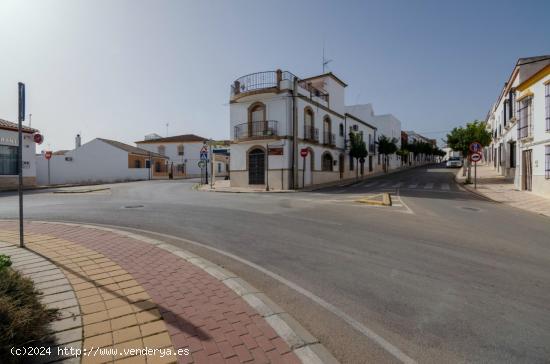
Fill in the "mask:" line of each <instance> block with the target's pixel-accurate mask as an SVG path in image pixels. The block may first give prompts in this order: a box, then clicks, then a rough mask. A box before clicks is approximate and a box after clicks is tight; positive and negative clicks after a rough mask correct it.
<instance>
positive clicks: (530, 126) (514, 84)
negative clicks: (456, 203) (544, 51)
mask: <svg viewBox="0 0 550 364" xmlns="http://www.w3.org/2000/svg"><path fill="white" fill-rule="evenodd" d="M486 122H487V129H488V131H489V132H490V133H491V135H492V141H491V145H489V147H487V148H486V149H485V155H486V157H487V161H488V163H489V164H490V165H492V166H493V168H494V169H495V170H496V171H497V172H498V173H499V174H501V175H503V176H506V177H509V178H511V179H513V180H514V184H515V187H516V188H517V189H518V190H527V191H533V192H535V193H539V194H541V195H546V196H550V55H544V56H537V57H528V58H520V59H519V60H518V61H517V62H516V65H515V67H514V69H513V70H512V73H511V75H510V77H509V78H508V80H507V81H506V82H505V84H504V87H503V88H502V90H501V91H500V93H499V96H498V98H497V100H496V102H495V103H494V104H493V105H492V106H491V109H490V110H489V113H488V114H487V120H486Z"/></svg>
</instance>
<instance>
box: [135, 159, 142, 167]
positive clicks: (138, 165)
mask: <svg viewBox="0 0 550 364" xmlns="http://www.w3.org/2000/svg"><path fill="white" fill-rule="evenodd" d="M134 168H141V161H140V160H139V159H136V160H135V161H134Z"/></svg>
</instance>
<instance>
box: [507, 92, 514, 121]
mask: <svg viewBox="0 0 550 364" xmlns="http://www.w3.org/2000/svg"><path fill="white" fill-rule="evenodd" d="M515 105H516V93H515V92H514V91H513V90H510V94H509V96H508V120H512V118H513V117H514V111H515V110H514V106H515Z"/></svg>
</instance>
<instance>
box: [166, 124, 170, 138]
mask: <svg viewBox="0 0 550 364" xmlns="http://www.w3.org/2000/svg"><path fill="white" fill-rule="evenodd" d="M168 125H170V123H166V137H167V138H168Z"/></svg>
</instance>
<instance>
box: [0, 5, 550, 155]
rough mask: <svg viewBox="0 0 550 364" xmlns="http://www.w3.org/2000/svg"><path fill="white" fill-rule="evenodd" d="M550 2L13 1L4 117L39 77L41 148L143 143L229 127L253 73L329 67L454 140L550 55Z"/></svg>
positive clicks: (1, 65) (368, 95) (0, 112)
mask: <svg viewBox="0 0 550 364" xmlns="http://www.w3.org/2000/svg"><path fill="white" fill-rule="evenodd" d="M548 14H550V1H544V0H541V1H529V0H527V1H521V2H520V1H412V0H411V1H406V0H399V1H398V0H386V1H299V0H295V1H252V0H250V1H236V0H226V1H208V0H200V1H198V0H197V1H183V0H182V1H136V0H133V1H126V0H118V1H108V0H95V1H91V0H90V1H81V0H57V1H51V0H36V1H26V0H2V1H1V2H0V50H1V51H2V57H0V70H1V71H0V118H3V119H8V120H12V121H13V120H15V119H16V115H17V100H16V97H17V93H16V88H17V82H18V81H23V82H25V83H26V84H27V94H28V99H27V110H28V113H32V114H33V117H32V126H33V127H36V128H39V129H40V130H41V131H42V132H43V134H44V135H45V137H46V142H45V143H44V144H43V146H42V147H44V148H48V147H49V148H51V149H54V150H57V149H64V148H72V147H73V143H74V135H75V134H76V133H78V132H81V133H82V134H83V138H84V141H88V140H91V139H92V138H94V137H104V138H112V139H117V140H120V141H124V142H133V141H136V140H139V139H142V137H143V136H144V135H145V134H147V133H151V132H156V133H158V134H161V135H165V134H166V123H169V129H168V131H169V134H182V133H196V134H199V135H202V136H205V137H213V138H227V137H228V136H229V106H228V98H229V85H230V84H231V83H232V81H233V80H234V79H236V78H238V77H239V76H241V75H244V74H247V73H252V72H257V71H264V70H274V69H277V68H281V69H285V70H289V71H291V72H293V73H294V74H296V75H298V76H299V77H307V76H311V75H315V74H318V73H320V72H321V71H322V69H321V58H322V48H323V42H324V43H325V47H326V54H327V57H328V58H330V59H332V60H333V61H332V62H331V63H330V64H329V70H331V71H332V72H334V73H335V74H336V75H338V76H339V77H340V78H342V79H343V80H344V81H345V82H347V83H348V85H349V86H348V88H347V94H346V101H347V103H348V104H354V103H367V102H371V103H373V104H374V109H375V111H376V113H379V114H383V113H393V114H394V115H396V116H397V117H398V118H399V119H400V120H401V122H402V126H403V129H405V130H407V129H414V130H416V131H418V132H421V133H425V135H426V136H428V137H436V138H441V137H442V136H444V134H445V131H447V130H449V129H451V128H452V127H454V126H456V125H458V124H463V123H465V122H467V121H471V120H474V119H479V118H484V117H485V114H486V113H487V111H488V109H489V107H490V106H491V103H492V102H494V100H495V99H496V97H497V94H498V93H499V91H500V88H501V87H502V85H503V83H504V82H505V80H506V78H507V77H508V76H509V74H510V72H511V70H512V68H513V66H514V64H515V62H516V60H517V58H519V57H526V56H534V55H541V54H550V26H549V23H548Z"/></svg>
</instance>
